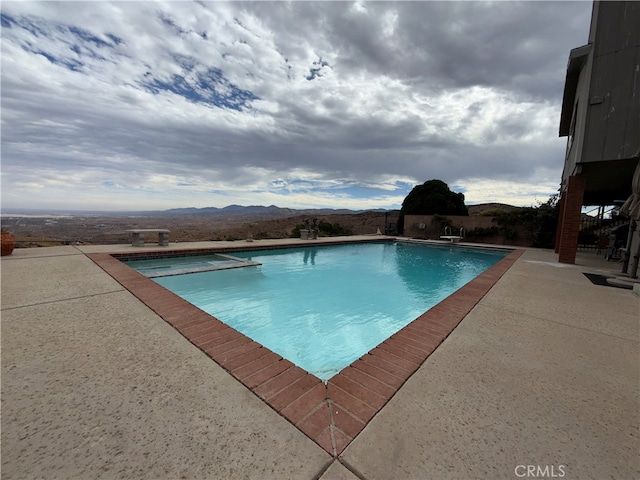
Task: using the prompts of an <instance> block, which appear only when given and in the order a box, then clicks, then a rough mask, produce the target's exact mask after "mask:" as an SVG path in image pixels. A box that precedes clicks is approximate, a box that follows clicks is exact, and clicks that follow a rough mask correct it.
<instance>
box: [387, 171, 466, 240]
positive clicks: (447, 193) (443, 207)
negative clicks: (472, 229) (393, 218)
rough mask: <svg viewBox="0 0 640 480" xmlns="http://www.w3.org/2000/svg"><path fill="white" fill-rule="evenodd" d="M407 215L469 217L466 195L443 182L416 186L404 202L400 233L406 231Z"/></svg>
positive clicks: (432, 181)
mask: <svg viewBox="0 0 640 480" xmlns="http://www.w3.org/2000/svg"><path fill="white" fill-rule="evenodd" d="M405 215H469V210H468V209H467V206H466V205H465V204H464V194H462V193H456V192H452V191H451V190H449V185H447V184H446V183H444V182H443V181H442V180H435V179H434V180H428V181H426V182H424V183H423V184H422V185H416V186H415V187H413V190H411V191H410V192H409V195H407V196H406V197H405V199H404V201H403V202H402V208H401V209H400V217H399V218H398V231H399V232H400V233H402V231H403V230H404V216H405Z"/></svg>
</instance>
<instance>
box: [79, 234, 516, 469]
mask: <svg viewBox="0 0 640 480" xmlns="http://www.w3.org/2000/svg"><path fill="white" fill-rule="evenodd" d="M283 247H287V245H283V246H279V247H270V248H283ZM256 249H258V248H256V247H253V246H252V247H242V248H233V247H232V248H217V249H210V250H209V251H210V252H218V253H222V252H227V253H228V252H230V251H239V250H256ZM203 251H204V250H203V249H198V250H179V251H173V252H172V251H167V250H163V251H155V252H144V253H142V252H141V254H118V255H116V254H108V253H95V254H88V255H87V256H88V257H89V258H91V260H93V261H94V262H95V263H96V264H97V265H98V266H100V267H101V268H102V269H103V270H104V271H105V272H107V273H108V274H109V275H111V276H112V277H113V278H114V279H115V280H116V281H117V282H119V283H120V284H121V285H122V286H123V287H124V288H126V289H127V290H128V291H129V292H131V293H132V294H133V295H134V296H136V297H137V298H138V299H139V300H140V301H142V302H143V303H144V304H145V305H147V306H148V307H149V308H151V310H153V311H154V312H155V313H156V314H158V315H159V316H160V317H162V318H163V319H164V320H165V321H166V322H167V323H169V324H170V325H172V326H173V327H174V328H175V329H176V330H177V331H178V332H180V333H181V334H182V335H183V336H184V337H185V338H186V339H187V340H189V341H190V342H191V343H192V344H193V345H195V346H196V347H198V348H199V349H200V350H202V351H203V352H204V353H205V354H206V355H207V356H209V357H210V358H211V359H212V360H213V361H215V362H216V363H217V364H218V365H220V366H221V367H222V368H224V369H225V370H226V371H228V372H229V373H230V374H231V375H233V376H234V377H235V378H236V379H238V380H239V381H240V382H241V383H242V384H243V385H245V386H246V387H247V388H248V389H250V390H251V391H252V392H253V393H255V394H256V395H257V396H258V397H260V398H261V399H262V400H263V401H264V402H266V403H267V404H268V405H269V406H271V407H272V408H273V409H274V410H276V411H277V412H278V413H279V414H280V415H282V416H283V417H285V418H286V419H287V420H289V421H290V422H291V423H292V424H293V425H295V426H296V427H297V428H298V429H299V430H300V431H302V432H303V433H304V434H305V435H307V436H308V437H309V438H311V439H312V440H313V441H315V442H316V443H317V444H318V445H320V446H321V447H322V448H323V449H324V450H326V451H327V452H328V453H329V454H331V455H332V456H334V457H337V456H338V455H340V454H341V453H342V452H343V451H344V449H345V448H346V447H347V445H349V443H351V441H352V440H353V439H354V438H355V437H356V436H357V435H358V434H359V433H360V432H361V431H362V429H363V428H364V427H365V426H366V425H367V423H369V421H370V420H371V419H372V418H373V417H374V416H375V415H376V413H378V412H379V411H380V410H381V409H382V407H384V405H385V404H386V403H387V402H388V401H389V400H390V399H391V397H393V395H395V393H396V392H397V391H398V390H399V389H400V387H401V386H402V385H403V384H404V382H406V381H407V380H408V379H409V377H411V375H413V373H414V372H415V371H416V370H417V369H418V368H419V367H420V366H421V365H422V364H423V363H424V362H425V360H426V359H427V358H428V357H429V355H431V354H432V353H433V352H434V351H435V349H436V348H438V346H439V345H440V344H441V343H442V342H443V341H444V340H445V339H446V338H447V337H448V336H449V334H450V333H451V332H452V331H453V330H454V329H455V328H456V327H457V326H458V324H459V323H460V322H461V321H462V319H463V318H464V317H465V316H466V315H467V314H468V313H469V312H470V311H471V309H473V307H475V305H476V304H477V303H478V302H479V301H480V300H481V299H482V297H484V295H485V294H486V293H487V292H488V291H489V290H490V289H491V288H492V287H493V285H495V283H496V282H497V281H498V280H499V279H500V278H501V277H502V275H503V274H504V273H505V272H506V271H507V270H509V268H510V267H511V266H512V265H513V264H514V263H515V261H516V260H517V259H518V258H519V257H520V255H522V253H523V252H524V250H521V249H518V250H514V251H512V252H511V253H509V254H508V255H507V256H506V257H505V258H503V259H502V260H500V261H499V262H498V263H496V264H495V265H493V266H492V267H490V268H489V269H487V270H486V271H485V272H483V273H482V274H480V275H479V276H478V277H476V278H475V279H474V280H472V281H471V282H469V283H467V284H466V285H465V286H463V287H462V288H460V289H459V290H458V291H456V292H455V293H454V294H452V295H450V296H449V297H447V298H445V299H444V300H443V301H441V302H440V303H438V304H437V305H435V306H434V307H433V308H431V309H430V310H428V311H427V312H425V313H423V314H422V315H420V316H419V317H418V318H417V319H415V320H414V321H413V322H411V323H410V324H408V325H407V326H406V327H404V328H403V329H401V330H400V331H398V332H397V333H395V334H394V335H392V336H391V337H389V338H388V339H387V340H385V341H384V342H382V343H381V344H380V345H378V346H377V347H375V348H374V349H373V350H371V351H370V352H369V353H367V354H365V355H363V356H362V357H360V358H359V359H358V360H356V361H355V362H353V363H352V364H351V365H349V366H348V367H346V368H345V369H343V370H342V371H341V372H340V373H338V374H337V375H335V376H334V377H332V378H331V379H330V380H329V381H328V382H327V384H324V383H323V382H322V381H321V380H320V379H319V378H317V377H316V376H314V375H312V374H310V373H308V372H306V371H305V370H303V369H301V368H299V367H297V366H295V365H294V364H293V363H291V362H290V361H288V360H286V359H283V358H282V357H281V356H280V355H277V354H276V353H274V352H272V351H271V350H269V349H268V348H266V347H263V346H262V345H260V344H259V343H256V342H254V341H253V340H251V339H250V338H249V337H247V336H245V335H243V334H242V333H240V332H238V331H236V330H234V329H233V328H231V327H229V326H228V325H226V324H224V323H222V322H221V321H220V320H218V319H217V318H215V317H213V316H211V315H209V314H208V313H206V312H204V311H202V310H200V309H199V308H198V307H196V306H194V305H192V304H191V303H189V302H187V301H186V300H184V299H182V298H180V297H178V296H177V295H175V294H173V293H172V292H170V291H169V290H167V289H165V288H164V287H162V286H160V285H158V284H157V283H155V282H154V281H152V280H150V279H148V278H147V277H145V276H144V275H142V274H140V273H138V272H137V271H135V270H134V269H132V268H130V267H128V266H127V265H126V264H125V263H123V262H121V261H120V260H118V258H117V257H122V256H133V255H135V256H147V257H148V256H154V255H167V254H178V255H186V254H189V253H202V252H203Z"/></svg>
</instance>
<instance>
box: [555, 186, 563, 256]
mask: <svg viewBox="0 0 640 480" xmlns="http://www.w3.org/2000/svg"><path fill="white" fill-rule="evenodd" d="M564 197H565V192H562V193H561V194H560V199H559V200H558V225H557V228H556V239H555V244H554V246H555V250H556V253H558V252H559V251H560V236H561V234H562V223H563V221H564V203H565V202H564Z"/></svg>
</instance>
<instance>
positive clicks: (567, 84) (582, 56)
mask: <svg viewBox="0 0 640 480" xmlns="http://www.w3.org/2000/svg"><path fill="white" fill-rule="evenodd" d="M590 51H591V44H587V45H583V46H582V47H578V48H574V49H573V50H571V52H570V53H569V63H568V65H567V76H566V78H565V81H564V94H563V96H562V111H561V113H560V135H559V136H561V137H566V136H567V135H569V131H570V129H571V118H572V117H573V106H574V103H575V99H576V91H577V88H578V79H579V78H580V71H581V70H582V67H584V65H585V63H587V58H588V56H589V52H590Z"/></svg>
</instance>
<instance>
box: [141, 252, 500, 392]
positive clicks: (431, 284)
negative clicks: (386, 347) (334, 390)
mask: <svg viewBox="0 0 640 480" xmlns="http://www.w3.org/2000/svg"><path fill="white" fill-rule="evenodd" d="M507 253H508V252H505V251H500V250H488V249H487V250H484V249H466V248H463V247H459V246H451V247H449V246H433V245H420V244H412V243H407V242H397V243H388V242H387V243H366V244H345V245H334V246H309V247H301V248H286V249H277V250H262V251H252V252H240V253H238V252H236V253H234V256H236V257H239V258H244V259H247V260H250V261H253V262H259V263H260V264H261V265H260V266H249V267H247V268H235V269H229V270H214V271H206V272H198V273H191V274H185V275H176V276H164V277H159V278H154V281H155V282H157V283H159V284H160V285H162V286H164V287H166V288H167V289H169V290H171V291H172V292H174V293H175V294H177V295H179V296H181V297H183V298H184V299H186V300H187V301H189V302H191V303H192V304H194V305H196V306H197V307H199V308H200V309H202V310H204V311H206V312H208V313H210V314H211V315H213V316H215V317H216V318H218V319H219V320H221V321H223V322H224V323H226V324H227V325H229V326H231V327H233V328H235V329H236V330H238V331H239V332H241V333H243V334H245V335H246V336H248V337H250V338H251V339H253V340H255V341H256V342H258V343H260V344H262V345H263V346H265V347H267V348H269V349H270V350H272V351H273V352H275V353H277V354H279V355H281V356H282V357H284V358H286V359H288V360H289V361H291V362H292V363H294V364H295V365H297V366H299V367H300V368H303V369H304V370H306V371H308V372H309V373H312V374H314V375H316V376H317V377H318V378H320V379H322V380H324V381H327V380H328V379H330V378H331V377H332V376H334V375H335V374H336V373H338V372H339V371H340V370H342V369H343V368H345V367H346V366H348V365H350V364H351V363H352V362H354V361H355V360H357V359H358V358H360V357H361V356H362V355H364V354H365V353H367V352H368V351H370V350H371V349H373V348H374V347H376V346H377V345H378V344H380V343H381V342H383V341H384V340H386V339H387V338H388V337H390V336H391V335H393V334H394V333H396V332H397V331H398V330H400V329H401V328H403V327H404V326H406V325H407V324H409V323H410V322H412V321H413V320H414V319H416V318H417V317H418V316H420V315H421V314H422V313H424V312H425V311H427V310H428V309H429V308H431V307H432V306H434V305H435V304H437V303H439V302H440V301H441V300H443V299H444V298H446V297H448V296H449V295H451V294H452V293H453V292H455V291H456V290H457V289H459V288H460V287H462V286H463V285H465V284H466V283H468V282H469V281H471V280H472V279H473V278H475V277H476V276H478V275H479V274H480V273H482V272H483V271H485V270H486V269H487V268H489V267H490V266H491V265H493V264H495V263H496V262H498V261H499V260H500V259H502V258H503V257H504V256H505V255H506V254H507Z"/></svg>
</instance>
